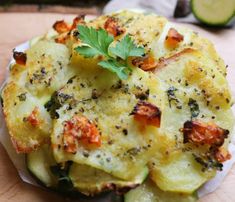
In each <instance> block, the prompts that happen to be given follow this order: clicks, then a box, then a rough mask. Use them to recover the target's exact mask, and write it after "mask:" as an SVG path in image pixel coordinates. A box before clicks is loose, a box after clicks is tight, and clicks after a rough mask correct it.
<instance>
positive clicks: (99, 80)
mask: <svg viewBox="0 0 235 202" xmlns="http://www.w3.org/2000/svg"><path fill="white" fill-rule="evenodd" d="M13 57H14V59H15V63H14V64H13V65H12V66H11V67H10V70H9V71H10V75H9V78H8V80H7V83H6V85H5V87H4V88H3V90H2V92H1V97H2V106H3V113H4V116H5V121H6V124H7V127H8V130H9V134H10V137H11V140H12V143H13V146H14V148H15V149H16V151H17V152H18V153H25V154H26V161H27V166H28V169H29V171H30V172H31V173H32V174H33V175H34V176H35V177H36V178H37V179H38V180H39V181H40V182H41V183H42V184H43V185H44V186H46V187H48V188H52V189H55V190H58V191H59V192H66V193H71V192H74V191H78V192H80V193H82V194H85V195H87V196H94V195H97V194H100V193H102V192H107V191H112V190H114V191H116V192H117V193H119V194H125V196H124V200H125V201H126V202H138V201H141V202H143V201H149V202H155V201H163V202H169V201H187V202H189V201H190V202H191V201H197V194H196V192H197V190H198V189H199V188H200V187H201V186H202V185H203V184H204V183H205V182H207V181H208V180H210V179H211V178H213V177H214V176H215V174H216V172H217V171H221V170H222V169H223V162H225V161H226V160H228V159H230V158H231V155H230V153H229V151H228V144H229V143H230V140H231V134H232V130H233V125H234V117H233V114H232V110H231V105H232V103H233V101H232V97H231V92H230V89H229V86H228V82H227V80H226V66H225V64H224V62H223V60H222V59H221V58H220V56H219V55H218V54H217V52H216V50H215V48H214V46H213V44H212V43H211V42H210V41H209V40H207V39H205V38H203V37H200V36H199V35H198V33H196V32H194V31H192V30H190V29H187V28H181V27H177V26H176V25H175V24H172V23H170V22H168V21H167V19H166V18H164V17H161V16H157V15H155V14H146V13H137V12H133V11H121V12H117V13H112V14H109V15H103V16H100V17H98V18H96V19H93V20H86V18H85V16H78V17H76V18H75V19H74V20H73V22H72V23H66V22H64V21H57V22H56V23H55V24H54V25H53V29H52V30H50V31H49V32H48V33H46V34H45V35H44V36H40V37H36V38H34V39H32V40H31V41H30V48H29V49H28V50H26V51H25V52H16V51H14V53H13ZM127 192H128V193H127Z"/></svg>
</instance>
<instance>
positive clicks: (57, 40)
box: [55, 34, 69, 44]
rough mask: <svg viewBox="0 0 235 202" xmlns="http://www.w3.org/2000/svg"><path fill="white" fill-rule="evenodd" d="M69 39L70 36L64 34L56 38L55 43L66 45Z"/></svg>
mask: <svg viewBox="0 0 235 202" xmlns="http://www.w3.org/2000/svg"><path fill="white" fill-rule="evenodd" d="M67 39H69V34H62V35H59V36H58V37H56V38H55V42H56V43H61V44H65V42H66V40H67Z"/></svg>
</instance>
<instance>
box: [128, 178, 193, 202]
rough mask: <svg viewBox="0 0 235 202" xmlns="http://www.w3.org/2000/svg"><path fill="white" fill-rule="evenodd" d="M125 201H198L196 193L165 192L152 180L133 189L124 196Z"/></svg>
mask: <svg viewBox="0 0 235 202" xmlns="http://www.w3.org/2000/svg"><path fill="white" fill-rule="evenodd" d="M124 201H125V202H196V201H197V196H196V194H190V195H187V194H182V193H172V192H165V191H162V190H161V189H159V188H158V187H157V186H156V185H155V184H154V183H153V182H152V181H151V180H147V181H146V182H145V183H143V184H142V185H140V186H138V187H137V188H135V189H132V190H131V191H129V192H128V193H126V194H125V196H124Z"/></svg>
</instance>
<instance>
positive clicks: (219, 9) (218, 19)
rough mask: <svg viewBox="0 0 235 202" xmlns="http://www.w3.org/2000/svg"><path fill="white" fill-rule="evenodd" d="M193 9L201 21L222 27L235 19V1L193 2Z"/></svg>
mask: <svg viewBox="0 0 235 202" xmlns="http://www.w3.org/2000/svg"><path fill="white" fill-rule="evenodd" d="M191 8H192V12H193V14H194V15H195V17H196V18H197V19H198V20H199V21H201V22H203V23H205V24H207V25H214V26H222V25H226V24H227V23H228V22H229V21H230V20H231V19H232V18H233V16H234V11H235V0H191Z"/></svg>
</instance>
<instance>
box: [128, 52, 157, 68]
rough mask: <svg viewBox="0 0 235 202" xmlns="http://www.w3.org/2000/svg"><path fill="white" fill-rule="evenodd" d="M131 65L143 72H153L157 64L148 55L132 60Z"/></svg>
mask: <svg viewBox="0 0 235 202" xmlns="http://www.w3.org/2000/svg"><path fill="white" fill-rule="evenodd" d="M132 64H133V65H134V66H137V67H139V68H140V69H142V70H144V71H149V70H153V69H155V68H156V66H157V63H156V61H155V59H154V57H153V56H150V55H146V56H144V57H137V58H135V59H133V60H132Z"/></svg>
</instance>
